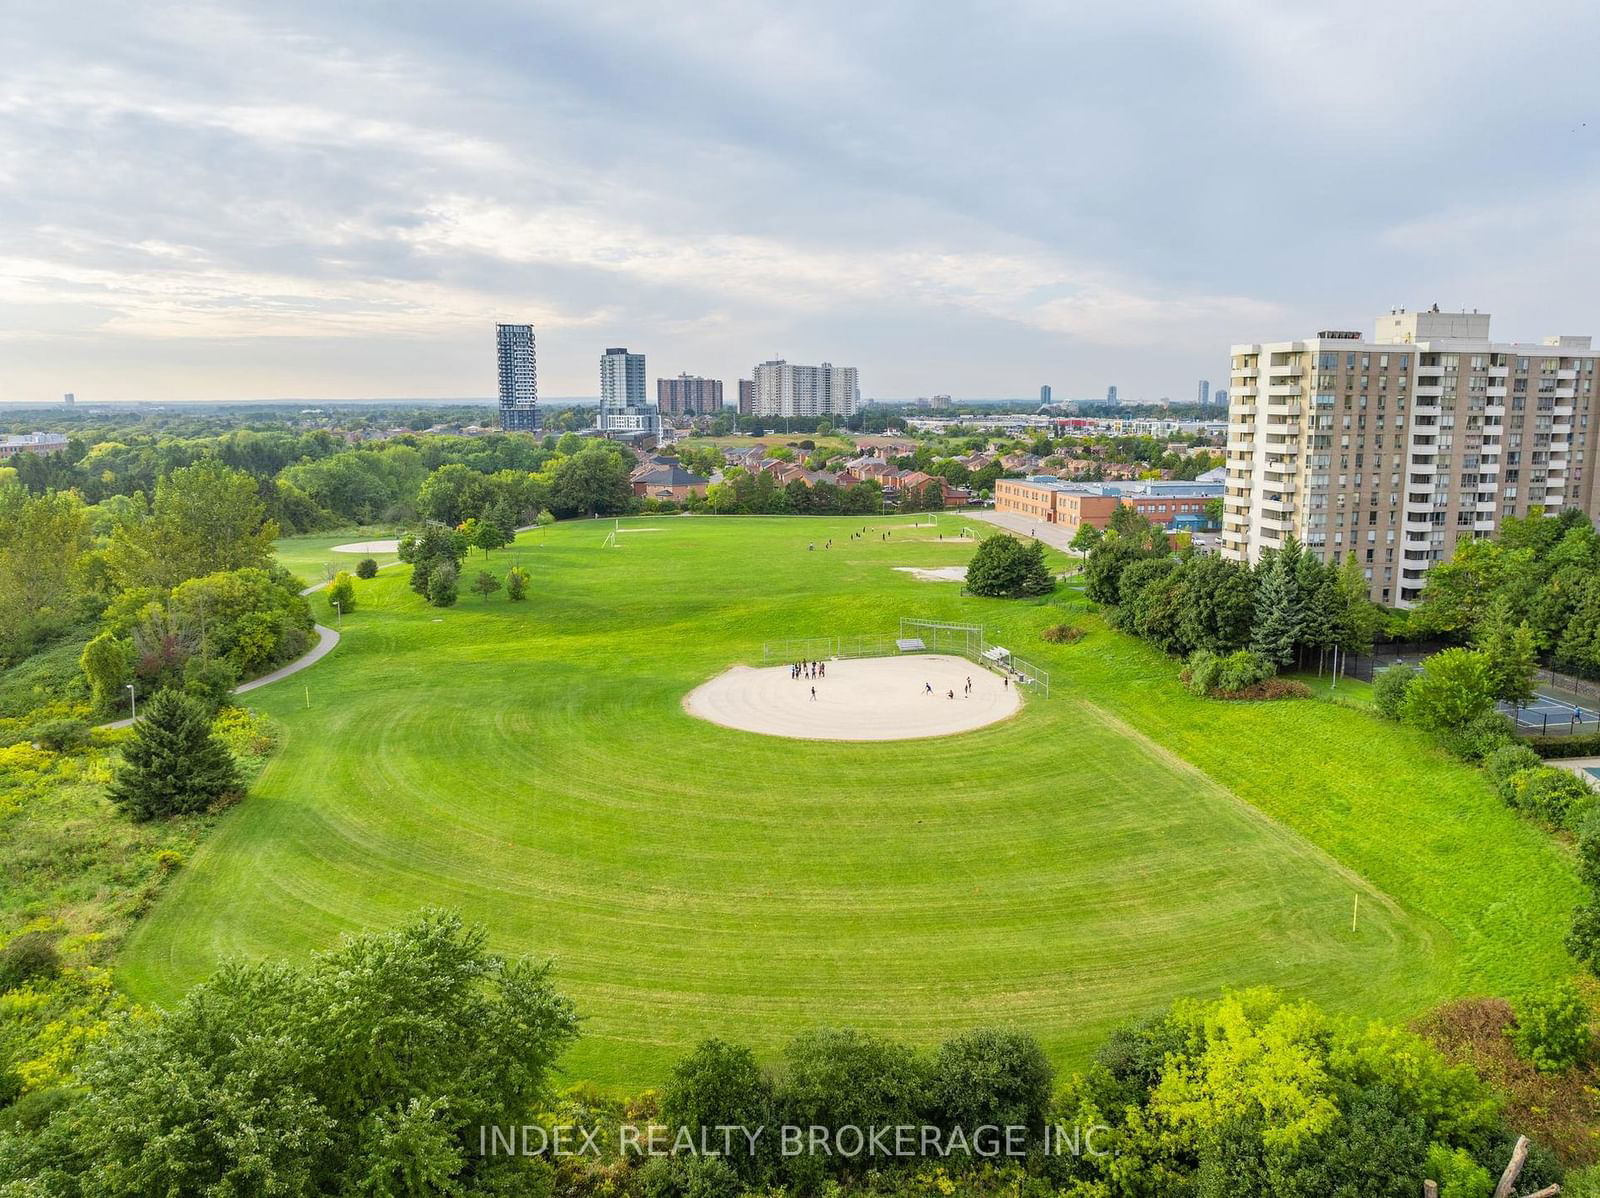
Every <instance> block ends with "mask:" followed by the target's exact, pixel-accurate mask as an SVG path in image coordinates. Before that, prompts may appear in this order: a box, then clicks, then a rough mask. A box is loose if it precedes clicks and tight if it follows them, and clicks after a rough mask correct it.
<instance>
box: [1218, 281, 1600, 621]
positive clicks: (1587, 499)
mask: <svg viewBox="0 0 1600 1198" xmlns="http://www.w3.org/2000/svg"><path fill="white" fill-rule="evenodd" d="M1597 361H1600V351H1597V350H1595V349H1593V348H1591V346H1590V339H1589V338H1588V337H1547V338H1546V339H1545V340H1544V341H1543V342H1540V343H1537V344H1530V343H1518V342H1496V341H1490V340H1489V317H1488V316H1487V315H1486V314H1482V313H1478V312H1440V311H1439V310H1438V309H1437V308H1434V309H1433V310H1431V311H1428V312H1407V311H1404V310H1396V311H1393V312H1390V313H1389V314H1388V315H1386V316H1381V317H1379V318H1378V321H1377V328H1376V331H1375V332H1374V334H1373V336H1372V338H1371V339H1370V340H1368V339H1367V338H1365V337H1363V336H1362V335H1361V334H1360V333H1359V332H1342V331H1332V332H1323V333H1318V334H1317V335H1316V336H1315V337H1310V338H1307V339H1306V340H1303V341H1276V342H1269V343H1265V344H1254V345H1235V346H1234V347H1233V373H1232V380H1231V383H1230V385H1229V387H1228V465H1227V471H1228V477H1227V485H1226V491H1225V493H1224V496H1223V519H1222V553H1223V555H1224V556H1226V557H1231V558H1234V559H1236V560H1242V561H1256V560H1258V559H1259V558H1260V556H1261V555H1262V554H1263V553H1264V552H1266V551H1267V550H1269V549H1274V548H1276V547H1278V546H1279V545H1282V544H1283V542H1284V540H1285V538H1287V537H1289V536H1291V535H1292V536H1294V537H1295V538H1296V539H1297V540H1299V541H1300V542H1301V543H1302V544H1304V545H1306V546H1307V547H1308V548H1309V549H1310V551H1311V552H1312V553H1314V554H1316V555H1317V556H1318V557H1321V558H1323V559H1324V560H1331V561H1342V560H1343V558H1344V556H1345V555H1346V554H1351V553H1353V554H1356V555H1357V559H1358V560H1359V561H1360V562H1361V564H1362V566H1363V567H1364V569H1365V571H1366V575H1367V578H1368V580H1369V585H1370V593H1371V595H1372V598H1373V599H1375V600H1377V601H1378V602H1379V603H1383V604H1386V605H1388V606H1391V607H1409V606H1411V604H1413V603H1414V602H1416V600H1417V599H1418V597H1419V596H1420V595H1421V594H1422V586H1423V582H1424V579H1425V577H1426V575H1427V572H1428V569H1429V567H1430V566H1432V565H1433V563H1434V562H1438V561H1445V560H1448V559H1449V557H1450V556H1451V554H1452V553H1453V552H1454V550H1455V547H1456V545H1457V544H1458V543H1459V542H1461V541H1463V540H1466V539H1470V538H1474V537H1487V536H1491V535H1493V533H1494V532H1495V530H1496V529H1498V528H1499V526H1500V522H1501V521H1502V520H1504V519H1505V518H1506V517H1508V516H1527V515H1529V514H1530V513H1532V512H1534V511H1536V510H1538V511H1542V512H1543V513H1544V514H1545V515H1556V514H1558V513H1559V512H1561V511H1562V509H1564V508H1569V507H1575V508H1581V509H1582V510H1583V511H1585V512H1587V513H1588V514H1589V516H1590V517H1591V518H1594V517H1596V516H1600V494H1597V491H1596V488H1595V480H1594V469H1593V468H1594V464H1595V455H1596V452H1597V447H1600V396H1597V394H1596V391H1595V376H1596V369H1597V368H1596V362H1597Z"/></svg>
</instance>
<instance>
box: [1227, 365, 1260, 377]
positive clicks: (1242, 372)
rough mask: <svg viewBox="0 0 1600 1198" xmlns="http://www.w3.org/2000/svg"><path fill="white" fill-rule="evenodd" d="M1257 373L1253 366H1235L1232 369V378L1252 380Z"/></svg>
mask: <svg viewBox="0 0 1600 1198" xmlns="http://www.w3.org/2000/svg"><path fill="white" fill-rule="evenodd" d="M1258 373H1259V371H1258V370H1257V368H1256V367H1254V366H1235V367H1234V368H1233V377H1234V378H1236V379H1253V378H1255V377H1256V375H1257V374H1258Z"/></svg>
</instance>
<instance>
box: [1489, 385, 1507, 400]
mask: <svg viewBox="0 0 1600 1198" xmlns="http://www.w3.org/2000/svg"><path fill="white" fill-rule="evenodd" d="M1487 394H1488V396H1489V398H1490V399H1504V398H1505V397H1506V389H1505V388H1504V387H1490V388H1489V390H1488V392H1487Z"/></svg>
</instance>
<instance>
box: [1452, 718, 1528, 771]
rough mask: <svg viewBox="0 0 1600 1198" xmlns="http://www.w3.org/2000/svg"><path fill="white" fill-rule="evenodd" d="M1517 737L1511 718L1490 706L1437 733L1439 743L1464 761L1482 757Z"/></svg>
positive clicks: (1477, 759) (1510, 742)
mask: <svg viewBox="0 0 1600 1198" xmlns="http://www.w3.org/2000/svg"><path fill="white" fill-rule="evenodd" d="M1516 739H1517V732H1516V729H1515V728H1514V727H1512V724H1511V721H1510V720H1509V719H1507V718H1506V717H1505V716H1503V715H1501V714H1500V713H1499V712H1498V711H1493V710H1490V711H1485V712H1481V713H1479V714H1478V715H1476V716H1474V717H1473V718H1472V719H1470V720H1468V721H1467V722H1466V723H1465V724H1463V725H1461V726H1459V727H1457V726H1454V725H1452V726H1450V727H1447V728H1445V729H1443V730H1442V731H1441V732H1440V733H1439V743H1440V744H1442V745H1444V747H1445V748H1446V749H1447V750H1448V751H1449V752H1450V753H1452V754H1454V755H1455V756H1457V757H1459V758H1461V760H1463V761H1482V760H1483V759H1484V758H1485V757H1488V756H1489V755H1490V754H1491V753H1494V752H1496V751H1498V750H1500V749H1503V748H1505V747H1506V746H1507V745H1510V744H1512V743H1514V742H1515V741H1516Z"/></svg>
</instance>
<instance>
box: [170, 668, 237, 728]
mask: <svg viewBox="0 0 1600 1198" xmlns="http://www.w3.org/2000/svg"><path fill="white" fill-rule="evenodd" d="M238 682H239V671H237V670H236V669H234V668H233V664H232V663H231V662H229V661H228V659H227V658H226V657H213V658H211V660H209V661H203V660H201V659H200V658H198V657H191V658H190V659H189V661H188V663H187V664H185V665H184V667H183V689H184V692H185V693H186V694H190V695H193V696H194V697H195V698H196V699H199V700H200V702H202V703H204V704H205V705H206V710H207V711H209V712H211V713H212V714H213V715H215V714H216V713H217V712H219V711H221V710H222V709H223V708H224V707H226V706H227V705H228V704H229V703H231V702H233V688H234V687H235V686H236V685H238Z"/></svg>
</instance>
